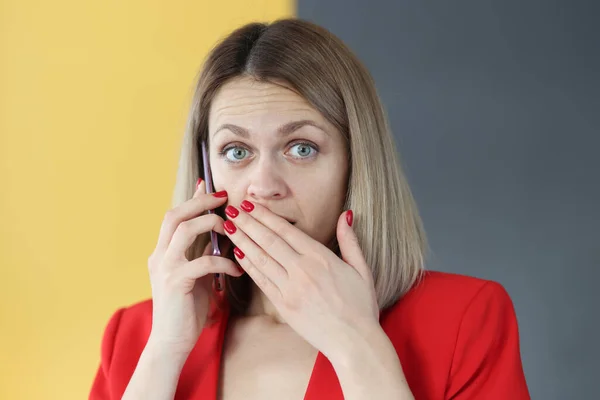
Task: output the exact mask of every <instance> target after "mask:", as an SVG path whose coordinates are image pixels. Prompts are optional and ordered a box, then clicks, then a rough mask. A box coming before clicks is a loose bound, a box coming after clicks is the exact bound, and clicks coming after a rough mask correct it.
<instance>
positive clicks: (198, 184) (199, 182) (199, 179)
mask: <svg viewBox="0 0 600 400" xmlns="http://www.w3.org/2000/svg"><path fill="white" fill-rule="evenodd" d="M201 183H202V178H198V180H197V181H196V190H198V186H200V184H201Z"/></svg>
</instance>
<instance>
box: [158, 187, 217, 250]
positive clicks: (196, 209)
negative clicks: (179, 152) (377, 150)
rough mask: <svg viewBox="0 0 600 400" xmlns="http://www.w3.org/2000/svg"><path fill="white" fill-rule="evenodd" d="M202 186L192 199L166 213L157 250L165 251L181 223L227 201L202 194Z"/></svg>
mask: <svg viewBox="0 0 600 400" xmlns="http://www.w3.org/2000/svg"><path fill="white" fill-rule="evenodd" d="M203 184H204V183H202V184H201V186H200V187H199V188H198V190H197V191H196V193H194V197H192V198H191V199H189V200H187V201H185V202H184V203H182V204H181V205H179V206H177V207H175V208H173V209H171V210H169V211H167V213H166V214H165V217H164V219H163V222H162V225H161V227H160V232H159V234H158V243H157V245H156V248H157V250H159V251H166V249H167V247H168V245H169V243H170V242H171V239H172V237H173V234H174V233H175V230H176V229H177V227H178V226H179V224H181V223H182V222H183V221H187V220H189V219H191V218H194V217H198V216H199V215H201V214H202V213H204V212H205V211H207V210H213V209H215V208H217V207H219V206H221V205H223V204H224V203H225V202H226V201H227V196H225V197H215V196H213V195H212V194H206V193H202V192H201V191H202V190H203V189H202V185H203Z"/></svg>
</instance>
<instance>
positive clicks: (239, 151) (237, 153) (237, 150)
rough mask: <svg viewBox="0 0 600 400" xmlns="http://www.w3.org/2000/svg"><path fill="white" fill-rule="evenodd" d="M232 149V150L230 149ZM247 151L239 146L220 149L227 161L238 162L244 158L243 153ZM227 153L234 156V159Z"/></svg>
mask: <svg viewBox="0 0 600 400" xmlns="http://www.w3.org/2000/svg"><path fill="white" fill-rule="evenodd" d="M230 150H233V151H230ZM247 152H248V150H246V149H244V148H243V147H239V146H232V147H229V148H226V149H223V150H222V151H221V153H219V154H221V155H224V156H225V158H226V159H227V161H228V162H233V163H235V162H239V161H241V160H243V159H244V155H245V154H246V153H247ZM228 155H232V156H233V157H234V159H233V160H232V159H231V158H229V157H228Z"/></svg>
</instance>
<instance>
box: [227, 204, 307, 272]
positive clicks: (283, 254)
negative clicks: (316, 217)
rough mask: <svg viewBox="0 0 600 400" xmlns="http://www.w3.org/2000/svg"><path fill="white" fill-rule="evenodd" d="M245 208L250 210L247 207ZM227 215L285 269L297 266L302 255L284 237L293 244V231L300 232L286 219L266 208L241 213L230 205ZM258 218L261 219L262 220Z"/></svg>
mask: <svg viewBox="0 0 600 400" xmlns="http://www.w3.org/2000/svg"><path fill="white" fill-rule="evenodd" d="M248 203H249V202H248ZM245 208H246V210H248V208H247V207H245ZM225 213H226V214H227V216H228V218H229V219H230V220H234V221H235V226H237V227H238V228H239V229H240V230H242V231H243V232H244V234H246V235H247V236H248V237H249V238H250V239H251V240H252V241H253V242H254V243H256V244H257V245H258V247H260V248H261V249H262V250H264V251H265V252H266V253H267V254H268V255H269V256H271V257H272V258H273V259H274V260H275V261H276V262H277V263H279V264H280V265H281V266H282V267H283V268H285V269H286V270H287V269H288V268H292V267H293V265H295V262H296V261H297V260H298V259H299V256H300V255H299V254H298V252H297V251H296V250H295V249H294V248H293V247H292V246H290V243H289V242H288V241H286V240H285V239H284V238H283V237H282V236H285V235H287V237H288V240H289V241H290V242H293V239H292V236H294V234H295V233H294V232H293V231H294V230H296V231H299V230H298V229H297V228H295V227H294V226H293V225H291V224H290V223H289V222H288V221H286V220H285V219H284V218H281V217H280V216H278V215H275V214H274V213H272V212H271V211H269V210H268V209H266V208H264V207H261V208H260V209H254V210H252V211H250V212H240V210H238V209H237V208H235V207H233V206H231V205H229V206H227V208H226V209H225ZM257 218H260V220H259V219H257ZM265 220H268V221H269V222H270V223H271V226H274V227H275V229H276V231H273V230H272V229H270V228H269V227H268V226H265V225H264V224H263V221H265ZM299 232H301V231H299ZM302 234H304V233H302ZM311 247H313V246H311ZM304 251H306V249H305V250H304Z"/></svg>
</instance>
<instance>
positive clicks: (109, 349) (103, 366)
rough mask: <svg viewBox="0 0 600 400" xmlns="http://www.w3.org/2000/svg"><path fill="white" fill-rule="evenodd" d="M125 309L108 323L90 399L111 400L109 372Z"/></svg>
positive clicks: (118, 312) (119, 311)
mask: <svg viewBox="0 0 600 400" xmlns="http://www.w3.org/2000/svg"><path fill="white" fill-rule="evenodd" d="M124 311H125V309H124V308H121V309H119V310H118V311H117V312H115V313H114V314H113V316H112V317H111V318H110V320H109V321H108V325H107V326H106V329H105V330H104V336H103V337H102V349H101V356H100V366H99V367H98V371H97V372H96V378H95V379H94V383H93V384H92V390H91V392H90V396H89V399H90V400H110V399H112V397H111V390H110V389H111V388H110V380H109V376H110V375H109V372H110V367H111V361H112V355H113V348H114V343H115V337H116V336H117V331H118V329H119V323H120V322H121V316H122V315H123V312H124Z"/></svg>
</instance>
